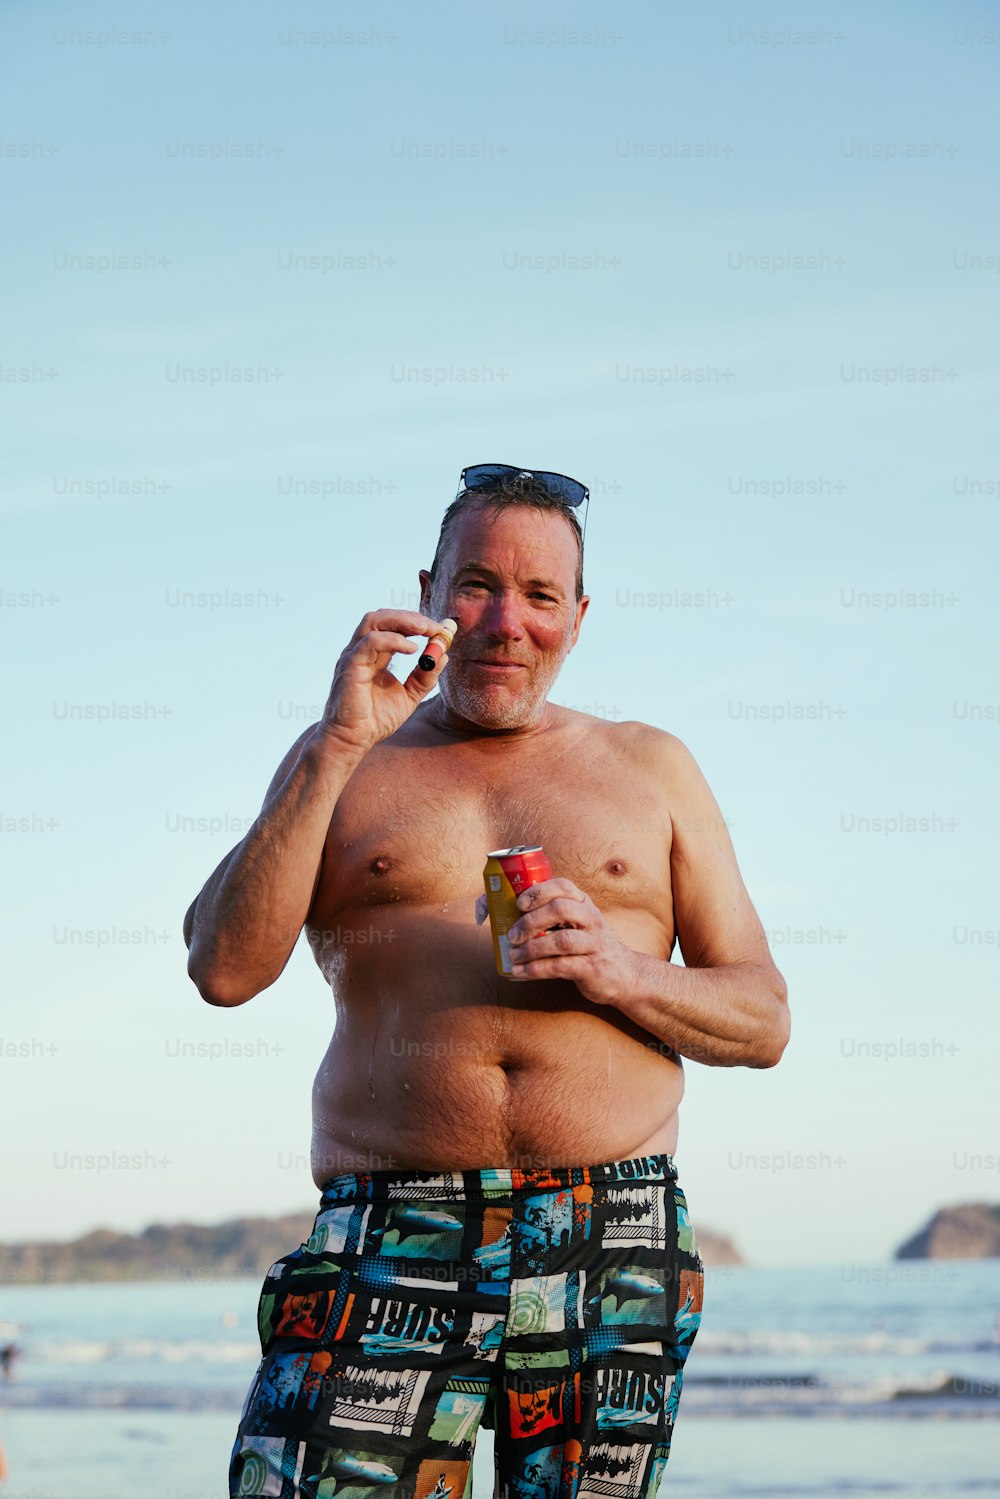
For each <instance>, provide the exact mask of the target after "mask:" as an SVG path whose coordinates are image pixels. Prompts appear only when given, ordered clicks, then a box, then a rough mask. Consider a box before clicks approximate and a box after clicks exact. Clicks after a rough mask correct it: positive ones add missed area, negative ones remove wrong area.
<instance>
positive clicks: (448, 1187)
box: [320, 1153, 677, 1207]
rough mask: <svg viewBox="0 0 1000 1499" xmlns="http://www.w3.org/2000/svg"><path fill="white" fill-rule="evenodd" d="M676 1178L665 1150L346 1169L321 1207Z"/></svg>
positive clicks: (327, 1185)
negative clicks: (461, 1165) (465, 1167)
mask: <svg viewBox="0 0 1000 1499" xmlns="http://www.w3.org/2000/svg"><path fill="white" fill-rule="evenodd" d="M676 1181H677V1166H676V1163H675V1162H674V1158H673V1156H671V1155H667V1154H666V1153H661V1154H659V1155H640V1156H632V1157H630V1158H629V1159H627V1160H621V1161H602V1162H601V1163H599V1164H598V1165H596V1166H534V1167H531V1168H524V1167H519V1166H483V1167H479V1168H478V1169H476V1170H471V1171H416V1170H411V1169H405V1170H399V1171H357V1172H355V1171H345V1172H342V1173H340V1174H339V1175H336V1176H331V1177H329V1178H328V1179H327V1180H326V1181H325V1182H324V1183H323V1185H322V1187H321V1188H320V1193H321V1207H329V1206H332V1205H333V1204H334V1203H338V1202H357V1201H359V1200H360V1201H366V1202H370V1201H373V1200H377V1199H380V1198H407V1197H409V1198H414V1199H416V1198H419V1199H420V1200H421V1201H424V1202H426V1201H429V1200H431V1199H440V1200H441V1201H442V1202H444V1201H447V1202H465V1201H474V1200H476V1199H481V1198H496V1197H510V1196H513V1195H514V1194H515V1193H518V1192H562V1191H566V1190H567V1189H568V1188H571V1187H585V1186H603V1185H606V1184H609V1183H618V1184H620V1185H624V1184H628V1183H639V1182H641V1183H644V1184H647V1185H648V1184H656V1183H660V1184H662V1185H664V1186H666V1185H670V1184H673V1183H674V1182H676Z"/></svg>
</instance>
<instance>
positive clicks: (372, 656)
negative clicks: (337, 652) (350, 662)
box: [350, 630, 420, 665]
mask: <svg viewBox="0 0 1000 1499" xmlns="http://www.w3.org/2000/svg"><path fill="white" fill-rule="evenodd" d="M419 649H420V647H419V645H418V644H417V642H416V641H415V640H408V639H407V637H406V636H405V635H400V634H398V633H397V632H396V631H393V630H370V631H369V632H368V634H367V635H362V637H361V639H360V640H357V641H355V643H354V646H353V647H352V649H351V651H350V655H352V656H353V657H354V659H355V660H356V661H368V662H369V663H370V664H371V665H374V664H375V662H376V661H378V660H379V658H380V657H381V656H392V655H394V654H395V653H396V652H397V651H402V652H404V653H405V654H406V655H412V654H413V652H414V651H416V650H419Z"/></svg>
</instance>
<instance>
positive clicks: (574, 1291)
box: [185, 465, 789, 1499]
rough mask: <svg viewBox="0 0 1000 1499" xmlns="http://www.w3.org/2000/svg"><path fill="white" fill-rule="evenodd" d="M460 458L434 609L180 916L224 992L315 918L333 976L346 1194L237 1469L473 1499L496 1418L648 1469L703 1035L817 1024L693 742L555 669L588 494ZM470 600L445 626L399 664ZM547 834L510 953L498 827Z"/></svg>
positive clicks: (553, 1474)
mask: <svg viewBox="0 0 1000 1499" xmlns="http://www.w3.org/2000/svg"><path fill="white" fill-rule="evenodd" d="M462 481H463V482H462V485H461V487H460V489H459V494H458V497H457V499H456V500H455V502H454V503H453V504H452V505H451V507H450V508H449V509H448V511H447V512H446V514H445V517H444V520H443V522H442V527H441V534H440V538H439V541H438V547H437V551H436V554H435V557H434V561H433V564H432V566H431V568H430V570H429V571H422V572H421V574H420V582H421V598H420V608H421V612H419V613H418V612H411V611H407V610H402V609H376V610H374V611H373V612H372V613H370V614H367V615H366V616H365V618H364V619H363V620H362V621H361V623H360V625H359V626H358V628H357V630H356V631H355V632H354V635H353V637H352V638H351V640H350V642H349V643H348V645H347V646H346V648H345V650H344V652H343V654H342V655H341V657H340V660H339V661H338V663H337V668H336V672H335V674H334V678H333V684H332V686H331V689H330V695H329V699H328V701H327V704H326V707H325V709H324V712H323V716H322V718H321V719H320V721H319V722H318V723H316V724H314V725H313V726H312V727H310V728H309V729H307V730H306V731H305V733H303V734H302V735H301V736H300V737H299V739H298V740H297V741H296V743H295V744H294V745H293V746H292V748H291V749H290V750H289V752H288V754H287V755H286V757H285V759H284V760H283V761H282V763H281V765H280V766H279V768H278V771H277V773H276V775H275V777H274V780H273V781H272V783H271V786H270V788H269V790H268V792H267V796H266V797H265V800H264V805H263V810H262V812H261V815H260V817H259V818H258V820H257V822H256V823H255V824H254V827H253V828H252V829H251V831H250V832H249V833H248V834H247V836H246V837H245V838H244V839H243V841H242V842H241V843H240V844H239V845H237V847H236V848H235V849H233V851H232V852H231V853H230V854H229V855H228V857H227V858H226V859H224V860H223V862H222V864H220V866H219V868H218V869H217V870H216V871H215V873H214V874H213V875H212V877H211V878H210V879H209V881H208V883H207V884H206V886H205V888H204V889H203V890H202V892H201V894H200V895H199V896H198V898H197V900H196V901H195V903H194V905H193V906H192V907H191V909H190V911H189V912H188V914H187V917H186V920H185V938H186V940H187V942H188V946H189V948H190V957H189V964H188V967H189V972H190V974H191V977H192V978H193V979H194V981H195V983H196V984H197V986H198V988H199V990H200V992H201V994H202V996H203V997H204V998H205V999H206V1000H207V1001H208V1002H209V1003H210V1004H216V1005H226V1006H229V1005H239V1004H243V1003H245V1001H246V1000H248V999H250V998H252V996H253V995H255V994H257V993H259V992H260V991H261V990H262V989H265V988H267V987H268V986H269V985H270V984H273V983H274V981H275V980H276V979H277V978H278V976H279V974H280V973H281V971H282V970H283V968H284V966H285V964H286V963H287V961H288V958H289V955H290V954H291V951H292V948H293V946H294V944H295V941H296V939H297V937H298V934H299V932H300V931H301V929H302V928H303V926H304V927H305V930H306V935H307V937H308V940H309V942H310V944H311V946H312V949H313V953H314V956H315V959H316V962H317V964H318V965H319V967H320V969H321V971H322V972H323V974H324V976H325V977H326V979H327V980H328V981H329V982H330V984H331V986H332V988H333V993H334V998H335V1004H336V1017H337V1018H336V1030H335V1034H334V1038H333V1041H332V1042H331V1045H330V1048H329V1050H328V1052H327V1054H326V1056H325V1057H324V1059H323V1061H322V1063H321V1065H320V1069H319V1072H318V1074H317V1077H316V1080H315V1084H314V1089H313V1105H314V1138H313V1175H314V1178H315V1181H316V1184H317V1186H318V1187H319V1189H320V1192H321V1198H320V1211H319V1213H318V1215H317V1218H316V1224H315V1227H314V1230H313V1234H312V1236H311V1237H310V1239H309V1240H308V1242H307V1243H306V1244H305V1245H303V1246H302V1247H301V1248H300V1249H299V1250H296V1251H295V1252H294V1253H292V1254H289V1255H288V1256H286V1258H285V1259H283V1260H280V1261H279V1262H278V1263H277V1264H276V1265H274V1266H272V1268H271V1270H270V1272H269V1273H268V1277H267V1279H266V1280H265V1283H264V1287H263V1291H262V1293H261V1298H260V1307H259V1324H260V1334H261V1345H262V1351H263V1358H262V1361H261V1366H260V1369H259V1371H258V1374H257V1378H256V1379H255V1381H254V1384H253V1386H252V1388H251V1390H250V1392H249V1394H248V1396H247V1401H246V1404H245V1406H244V1411H243V1416H242V1419H241V1423H240V1430H239V1434H238V1436H237V1439H236V1444H235V1447H234V1449H233V1459H232V1467H231V1474H230V1481H231V1485H232V1492H233V1493H243V1494H262V1495H263V1494H268V1495H280V1496H281V1499H294V1496H298V1495H303V1496H309V1499H313V1496H319V1495H328V1494H332V1493H333V1492H334V1491H335V1490H337V1489H338V1488H343V1487H344V1485H345V1484H351V1483H354V1484H358V1485H368V1486H372V1487H373V1488H375V1487H378V1488H382V1487H384V1488H385V1492H386V1494H387V1495H388V1494H389V1493H390V1487H389V1486H390V1485H391V1486H392V1488H391V1495H392V1499H397V1496H399V1499H411V1496H415V1499H428V1496H429V1495H431V1494H434V1493H440V1492H441V1488H442V1486H444V1487H450V1488H452V1489H453V1491H454V1494H455V1496H456V1499H458V1496H460V1495H461V1494H462V1493H463V1492H464V1491H465V1485H466V1482H467V1479H468V1474H469V1464H470V1460H471V1454H472V1446H473V1443H474V1440H475V1434H476V1430H477V1428H478V1426H479V1424H480V1423H481V1421H482V1420H483V1418H484V1417H485V1419H486V1420H487V1422H488V1423H490V1424H493V1425H495V1429H496V1464H497V1482H498V1493H499V1494H500V1495H502V1496H508V1495H520V1494H527V1493H529V1492H530V1493H532V1494H546V1495H556V1494H567V1495H568V1494H577V1493H578V1494H579V1495H580V1496H581V1499H587V1496H588V1495H594V1494H597V1493H601V1494H620V1495H621V1496H622V1499H634V1496H642V1495H645V1496H652V1495H653V1494H654V1493H655V1489H656V1485H657V1482H658V1480H659V1477H660V1475H661V1473H662V1471H663V1467H664V1464H665V1463H666V1459H667V1455H668V1452H669V1447H670V1436H671V1431H672V1427H673V1420H674V1416H675V1414H676V1411H677V1402H678V1399H679V1396H680V1390H681V1383H682V1375H683V1365H684V1361H685V1359H686V1357H687V1353H688V1351H689V1349H690V1346H691V1341H692V1339H693V1337H694V1335H695V1332H696V1330H697V1326H698V1319H699V1314H700V1310H701V1304H702V1282H703V1268H704V1267H703V1264H702V1261H701V1258H700V1256H699V1254H698V1248H697V1242H696V1238H695V1235H694V1231H693V1229H692V1226H691V1223H690V1220H689V1217H688V1213H687V1203H686V1199H685V1196H684V1193H683V1190H682V1189H681V1186H680V1183H679V1181H678V1177H677V1170H676V1166H675V1164H674V1161H673V1152H674V1151H675V1150H676V1146H677V1110H678V1105H679V1103H680V1099H681V1095H682V1093H683V1087H684V1079H683V1070H682V1061H681V1059H682V1057H685V1056H687V1057H691V1058H696V1059H697V1060H699V1061H701V1062H704V1063H706V1064H708V1065H710V1066H749V1067H770V1066H773V1065H774V1064H775V1063H776V1062H777V1061H778V1060H779V1058H780V1056H781V1054H782V1051H783V1050H784V1047H785V1044H786V1042H787V1039H788V1032H789V1021H788V1010H787V1004H786V999H787V995H786V988H785V984H784V981H783V979H782V977H781V975H780V974H779V973H778V971H777V969H776V968H775V966H774V964H773V962H772V960H771V956H770V953H769V951H768V946H767V941H766V939H765V936H764V932H763V929H762V927H761V924H760V921H759V919H758V917H757V915H756V913H755V911H754V909H753V906H752V905H751V903H750V900H749V897H748V896H747V893H746V890H745V888H744V886H743V882H742V879H741V877H740V874H739V870H738V868H737V864H736V860H735V856H734V853H733V849H732V844H731V842H730V839H729V836H728V833H727V831H726V828H725V824H724V822H723V820H722V816H721V813H720V812H719V809H718V806H717V805H716V802H715V800H714V798H713V796H712V793H711V791H710V790H709V788H708V786H707V785H706V783H705V781H704V779H703V777H702V775H701V773H700V771H699V770H698V767H697V766H696V764H695V762H694V760H693V759H692V757H691V755H690V753H689V752H688V751H687V749H686V748H685V747H684V745H683V744H682V743H681V742H680V741H679V740H678V739H676V738H675V737H674V736H673V735H671V734H669V733H664V732H662V731H660V730H658V729H655V728H651V727H649V726H647V725H646V724H642V723H607V722H604V721H602V720H599V719H597V718H594V717H591V716H590V715H588V714H584V713H577V712H573V711H571V710H569V709H566V708H561V707H557V706H556V705H554V704H553V703H550V702H549V701H548V697H547V694H548V692H549V690H550V688H551V687H552V684H553V683H554V682H555V679H556V677H557V675H558V673H559V669H560V667H561V666H562V663H563V661H564V660H565V658H566V656H567V654H568V652H569V651H570V650H571V649H572V648H573V646H574V645H575V644H576V641H577V638H578V636H579V633H580V627H581V625H582V623H583V619H584V615H585V614H586V612H587V606H588V603H589V599H588V598H587V596H586V595H585V594H584V593H583V578H582V564H583V537H582V530H581V527H580V524H579V521H578V511H579V508H580V505H581V502H585V501H586V498H587V491H586V490H585V489H584V487H583V486H582V485H580V484H579V483H578V482H577V481H575V480H572V479H568V478H566V477H565V476H562V475H556V474H541V473H539V474H530V473H528V472H526V471H524V470H518V469H515V468H511V467H508V466H505V465H478V466H477V467H475V468H471V469H467V470H465V472H464V473H463V476H462ZM445 618H450V619H452V620H455V621H457V625H458V629H457V632H456V634H455V637H454V641H453V643H452V645H451V647H450V648H449V650H448V652H447V653H446V654H444V655H442V656H441V658H440V660H439V661H438V662H437V663H436V664H435V665H434V666H433V669H431V670H423V669H422V668H421V667H420V666H419V665H417V666H416V667H415V668H414V669H413V670H412V671H411V672H410V673H409V675H408V676H407V677H406V679H405V681H403V680H400V679H398V678H397V677H396V676H394V675H393V674H392V673H391V672H390V671H389V670H388V663H389V661H390V659H391V657H392V656H393V655H394V654H397V653H403V654H411V655H412V654H414V653H416V652H420V651H422V650H423V649H424V647H423V646H422V644H421V643H419V642H420V639H421V638H422V637H428V636H431V635H433V634H434V632H435V630H436V629H437V626H438V624H439V622H440V621H441V620H443V619H445ZM642 646H643V640H642V638H641V634H640V637H639V638H638V639H637V640H636V641H635V642H633V643H632V644H631V645H630V649H632V650H641V649H642ZM434 688H437V693H436V695H434V696H431V693H432V691H433V689H434ZM516 844H528V845H531V844H537V845H543V846H544V848H545V849H546V851H547V853H548V855H549V857H550V859H551V861H552V865H553V868H554V870H555V876H554V878H552V879H550V880H546V881H545V882H544V883H542V884H540V885H538V886H536V887H534V888H532V889H530V890H528V891H526V892H525V893H524V894H523V895H522V896H521V897H520V898H519V901H518V906H519V909H520V910H521V912H522V913H523V914H522V915H521V917H520V919H519V920H518V922H517V923H516V925H515V926H514V927H513V928H512V931H511V934H510V940H511V942H512V944H513V946H514V951H515V952H516V955H517V956H516V959H515V967H514V973H513V975H512V976H511V977H510V978H502V977H500V976H499V975H498V974H497V972H496V969H495V965H494V958H493V951H492V944H491V941H490V934H489V929H488V927H485V926H483V925H482V924H480V920H477V916H476V904H477V896H478V895H479V894H480V892H481V891H482V869H483V864H484V861H485V857H486V854H487V853H488V852H489V851H490V850H493V849H496V848H500V847H507V846H512V845H516ZM481 914H482V913H481V910H480V912H479V916H480V917H481ZM675 941H679V943H680V948H681V952H682V955H683V958H684V964H685V966H684V967H681V966H678V965H676V964H672V963H671V962H670V961H669V960H670V955H671V952H672V950H673V947H674V943H675ZM305 1301H308V1303H309V1307H310V1315H309V1317H308V1318H307V1317H306V1316H305V1315H304V1313H303V1308H304V1304H305ZM290 1326H291V1327H293V1328H294V1329H295V1331H294V1335H289V1334H288V1331H287V1329H288V1328H289V1327H290ZM317 1371H321V1372H320V1373H319V1374H318V1373H317ZM365 1492H368V1489H367V1488H366V1489H365Z"/></svg>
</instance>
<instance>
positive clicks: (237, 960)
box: [184, 724, 365, 1006]
mask: <svg viewBox="0 0 1000 1499" xmlns="http://www.w3.org/2000/svg"><path fill="white" fill-rule="evenodd" d="M364 753H365V752H364V750H363V749H360V748H357V747H355V746H354V745H351V744H348V743H344V742H341V741H340V740H338V739H337V737H336V736H335V735H332V734H330V733H329V732H328V731H326V730H325V729H324V728H323V726H322V725H321V724H313V725H312V726H311V727H310V728H308V729H307V730H306V731H305V733H304V734H300V736H299V738H298V739H297V740H296V741H295V743H294V744H293V745H292V747H291V749H290V750H289V751H288V754H287V755H286V756H285V758H284V759H283V760H282V762H281V764H280V765H279V766H278V769H277V771H276V772H275V775H274V779H273V780H272V782H271V784H270V786H269V787H268V791H267V795H266V796H265V798H264V805H263V807H262V809H261V812H260V816H259V817H258V818H257V820H256V822H255V823H254V825H253V827H252V828H251V829H250V831H249V832H248V833H247V835H246V837H245V838H244V839H243V840H242V842H241V843H238V844H237V845H236V847H235V848H234V849H232V850H231V851H230V852H229V853H228V854H227V855H226V857H225V858H224V859H223V861H222V863H221V864H220V865H219V867H218V868H217V869H216V870H215V872H214V874H212V875H211V876H210V877H209V879H208V880H207V882H206V884H205V886H204V888H203V890H202V891H201V893H200V895H198V896H197V898H196V899H195V900H194V902H193V903H192V905H191V907H190V909H189V910H188V913H187V915H186V916H185V918H184V940H185V942H186V943H187V945H188V948H189V953H188V973H189V975H190V976H191V978H192V979H193V980H194V983H195V984H196V985H197V988H198V992H199V993H200V994H201V997H202V998H203V999H204V1000H206V1001H207V1002H208V1003H209V1004H212V1005H224V1006H232V1005H241V1004H244V1003H245V1002H246V1001H247V1000H248V999H252V998H253V996H254V995H255V994H259V993H260V991H261V990H262V989H267V988H268V987H269V986H270V985H271V984H273V983H274V981H275V979H277V978H278V977H279V975H280V974H281V972H282V971H283V969H284V967H285V965H286V964H287V962H288V959H289V958H290V957H291V954H292V950H293V948H294V947H295V944H296V942H297V941H298V936H299V933H300V931H301V930H302V926H303V924H304V922H305V920H306V917H307V916H308V914H309V909H310V907H311V905H312V902H313V898H314V896H315V894H316V889H317V887H318V885H319V880H320V873H321V870H322V864H323V847H324V844H325V842H326V835H327V831H328V829H329V826H330V819H331V817H332V816H333V809H334V807H335V806H336V803H337V799H338V798H339V796H340V793H341V792H342V791H343V789H344V787H345V786H346V785H347V782H348V781H349V780H350V778H351V776H352V775H353V773H354V770H355V768H356V767H357V765H358V764H359V762H360V761H361V760H362V758H363V757H364Z"/></svg>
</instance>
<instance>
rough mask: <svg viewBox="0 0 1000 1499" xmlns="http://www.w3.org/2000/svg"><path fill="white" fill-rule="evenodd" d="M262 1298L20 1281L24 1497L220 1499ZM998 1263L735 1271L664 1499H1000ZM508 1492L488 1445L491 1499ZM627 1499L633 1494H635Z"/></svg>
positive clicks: (19, 1474)
mask: <svg viewBox="0 0 1000 1499" xmlns="http://www.w3.org/2000/svg"><path fill="white" fill-rule="evenodd" d="M259 1291H260V1281H259V1280H251V1279H247V1280H242V1279H241V1280H215V1281H212V1280H194V1279H192V1280H190V1281H186V1282H184V1283H178V1282H155V1283H135V1284H112V1285H56V1286H45V1285H32V1286H11V1285H8V1286H7V1287H6V1288H5V1290H4V1292H3V1309H2V1317H3V1320H4V1321H5V1322H6V1323H8V1324H13V1325H14V1326H16V1327H17V1328H18V1341H19V1343H20V1344H21V1345H22V1347H23V1349H24V1355H23V1358H22V1359H21V1361H20V1363H19V1365H18V1368H17V1374H16V1378H15V1379H13V1380H12V1381H9V1382H6V1383H5V1384H3V1386H0V1439H2V1441H3V1444H4V1447H5V1449H6V1451H7V1458H8V1465H9V1469H10V1477H9V1479H8V1482H7V1484H6V1485H5V1487H4V1489H3V1493H4V1499H134V1496H135V1495H136V1494H138V1493H142V1494H143V1495H144V1496H145V1499H217V1496H218V1495H219V1494H220V1493H223V1492H225V1484H226V1472H227V1468H228V1461H229V1452H230V1448H231V1446H232V1441H233V1437H234V1435H235V1430H236V1423H237V1420H238V1416H239V1410H240V1406H241V1404H242V1400H243V1396H244V1394H245V1392H246V1389H247V1386H248V1384H249V1381H250V1379H251V1377H252V1375H253V1372H254V1369H255V1367H256V1362H257V1356H258V1345H257V1341H256V1329H255V1325H254V1319H255V1314H256V1305H257V1297H258V1294H259ZM998 1306H1000V1263H998V1262H997V1261H995V1260H984V1261H958V1262H946V1261H941V1262H911V1263H909V1264H894V1265H881V1266H876V1265H872V1266H860V1265H855V1266H850V1267H844V1266H791V1267H785V1268H771V1267H768V1268H764V1267H749V1266H738V1267H735V1266H734V1267H717V1268H715V1269H712V1268H711V1267H710V1268H709V1270H708V1272H707V1276H706V1305H705V1315H704V1319H703V1322H702V1327H701V1330H700V1331H699V1333H698V1336H697V1338H696V1340H695V1344H694V1349H693V1351H692V1353H691V1356H690V1358H689V1360H688V1365H687V1370H686V1376H685V1383H684V1392H683V1395H682V1399H681V1406H680V1416H679V1420H678V1424H677V1428H676V1432H675V1436H674V1443H673V1449H672V1452H671V1456H670V1461H669V1464H668V1466H667V1472H666V1478H665V1481H664V1484H663V1487H662V1493H663V1494H664V1495H677V1496H683V1499H751V1496H769V1499H773V1496H780V1499H807V1496H808V1499H834V1496H840V1499H842V1496H844V1495H851V1496H852V1499H875V1496H876V1495H877V1496H878V1499H958V1496H962V1495H968V1496H969V1499H976V1496H978V1495H985V1494H996V1493H1000V1481H998V1479H997V1476H996V1474H997V1467H998V1465H997V1461H996V1451H997V1444H998V1436H1000V1432H998V1427H997V1424H996V1423H997V1418H998V1416H1000V1398H998V1377H1000V1347H998V1345H997V1343H996V1341H995V1338H994V1322H995V1317H996V1311H997V1308H998ZM492 1491H493V1474H492V1434H491V1433H489V1432H483V1433H482V1434H481V1436H480V1438H479V1443H478V1445H477V1451H476V1464H475V1470H474V1487H473V1494H474V1499H489V1496H490V1495H491V1494H492ZM623 1499H625V1496H623Z"/></svg>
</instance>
